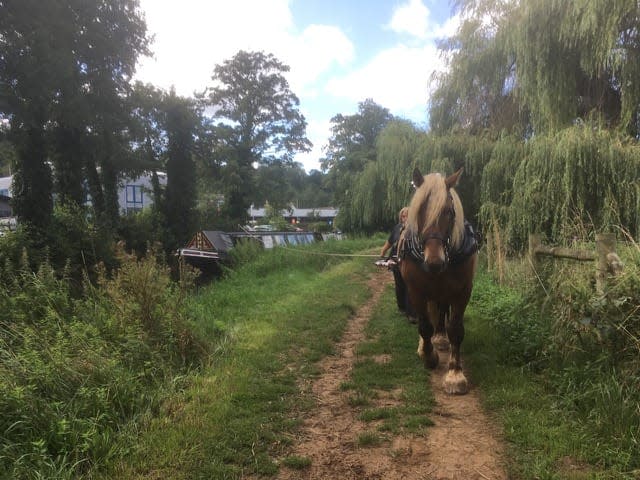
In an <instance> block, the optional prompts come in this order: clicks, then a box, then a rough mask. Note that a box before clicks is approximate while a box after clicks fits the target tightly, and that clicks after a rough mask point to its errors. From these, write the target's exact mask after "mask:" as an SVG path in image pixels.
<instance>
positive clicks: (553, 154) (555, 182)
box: [509, 125, 640, 246]
mask: <svg viewBox="0 0 640 480" xmlns="http://www.w3.org/2000/svg"><path fill="white" fill-rule="evenodd" d="M638 185H640V146H638V145H637V143H636V142H635V141H632V140H629V139H628V138H626V139H625V137H622V136H620V135H618V134H616V133H614V132H611V131H610V130H606V129H603V128H597V127H594V126H592V125H584V126H583V125H580V126H575V127H570V128H567V129H564V130H561V131H559V132H557V133H553V134H549V135H540V136H537V137H535V138H534V139H532V140H531V142H529V143H528V145H527V147H526V154H525V157H524V159H523V161H522V162H521V164H520V165H519V166H518V169H517V171H516V174H515V176H514V180H513V201H512V203H511V207H510V210H509V228H510V234H511V241H512V243H513V244H514V245H520V246H522V245H524V244H525V242H526V239H527V234H528V233H530V232H537V233H542V234H545V235H546V236H547V237H548V238H550V239H551V240H553V241H555V242H565V241H567V240H570V239H571V238H572V237H573V236H574V235H578V236H580V237H582V236H583V234H584V233H590V232H593V231H608V230H612V229H615V228H617V227H618V226H620V225H622V226H624V227H626V228H627V229H628V230H630V232H631V233H632V234H633V235H638V234H640V226H639V225H640V223H639V222H640V209H639V208H638V207H640V188H639V187H638Z"/></svg>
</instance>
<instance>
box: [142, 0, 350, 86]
mask: <svg viewBox="0 0 640 480" xmlns="http://www.w3.org/2000/svg"><path fill="white" fill-rule="evenodd" d="M141 7H142V9H143V10H144V11H145V12H146V20H147V25H148V29H149V33H151V34H155V41H154V43H153V44H152V46H151V49H152V50H153V51H154V52H155V58H147V59H142V60H141V61H140V63H139V65H138V72H137V75H136V78H137V79H140V80H142V81H148V82H151V83H154V84H155V85H157V86H160V87H162V88H165V89H168V88H169V87H170V86H172V85H174V86H175V87H176V91H177V92H178V93H179V94H181V95H185V96H188V95H192V94H193V93H194V92H195V91H198V92H200V91H202V90H204V89H205V88H206V87H207V86H209V85H211V74H212V72H213V68H214V67H215V65H217V64H220V63H222V62H223V61H224V60H227V59H229V58H231V57H232V56H233V55H235V54H236V53H237V52H238V50H241V49H244V50H251V51H264V52H267V53H272V54H274V55H275V56H276V57H277V58H278V59H279V60H280V61H282V62H283V63H285V64H286V65H289V66H290V67H291V72H290V73H289V74H288V75H287V78H288V79H289V82H290V83H291V85H292V90H293V91H294V92H295V93H297V94H299V92H301V91H303V90H307V89H308V90H309V91H311V84H312V83H313V82H314V80H316V79H317V77H318V76H319V75H321V74H322V73H323V72H325V71H326V70H327V69H329V68H331V67H332V66H333V65H334V64H337V65H345V64H346V63H348V62H349V61H351V60H352V59H353V54H354V48H353V45H352V43H351V42H350V40H349V39H348V38H347V36H346V35H344V34H343V33H342V32H341V31H340V30H339V29H338V28H336V27H332V26H325V25H311V26H308V27H307V28H306V29H305V30H304V31H303V32H301V33H300V34H298V33H297V32H296V31H295V28H294V25H293V19H292V16H291V11H290V10H289V0H270V1H269V2H265V1H263V0H235V1H234V2H226V1H225V2H223V1H221V0H214V1H211V0H182V1H180V2H176V1H174V0H141Z"/></svg>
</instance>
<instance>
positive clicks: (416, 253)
mask: <svg viewBox="0 0 640 480" xmlns="http://www.w3.org/2000/svg"><path fill="white" fill-rule="evenodd" d="M448 195H449V200H450V201H451V202H452V206H451V208H450V209H449V211H448V214H449V216H450V219H449V220H450V224H449V229H448V231H447V233H446V235H443V234H442V233H440V232H431V233H428V234H427V235H422V233H418V232H412V231H407V234H406V235H405V240H404V243H405V246H404V250H405V251H406V252H407V253H408V254H409V257H410V258H411V259H412V260H414V261H415V262H417V263H420V266H421V267H422V268H423V269H426V262H425V260H424V253H423V252H424V246H425V244H426V243H427V242H428V241H429V240H438V241H439V242H440V243H441V245H442V248H443V249H444V268H445V269H446V268H447V266H448V265H449V260H450V259H451V248H452V246H451V234H452V233H453V228H454V225H455V220H456V211H455V208H454V207H453V197H452V195H451V192H449V193H448Z"/></svg>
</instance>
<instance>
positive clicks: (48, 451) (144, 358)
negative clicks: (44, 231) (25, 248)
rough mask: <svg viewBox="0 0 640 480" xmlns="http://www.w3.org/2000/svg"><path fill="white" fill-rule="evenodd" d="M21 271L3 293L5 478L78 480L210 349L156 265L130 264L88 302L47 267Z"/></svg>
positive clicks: (90, 291) (0, 441) (0, 417)
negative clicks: (197, 335) (76, 479)
mask: <svg viewBox="0 0 640 480" xmlns="http://www.w3.org/2000/svg"><path fill="white" fill-rule="evenodd" d="M13 273H14V275H13V277H12V281H10V282H5V283H4V284H2V285H0V301H2V303H3V308H2V309H1V310H0V432H2V435H0V471H2V472H6V473H7V475H8V476H9V478H16V479H20V478H36V477H41V478H65V477H67V478H72V477H75V476H77V475H78V474H80V473H82V472H83V471H85V470H86V469H88V468H89V467H90V466H92V465H96V464H97V465H99V464H100V463H102V462H104V461H106V460H107V459H109V458H110V457H111V456H112V455H114V454H115V453H116V451H115V449H116V448H117V447H116V446H117V445H119V443H118V442H115V441H114V437H115V436H117V435H119V434H120V432H122V431H123V430H126V429H124V428H123V427H124V424H126V423H127V422H128V421H130V420H132V419H133V418H135V417H136V416H138V415H141V414H143V413H144V412H146V411H149V410H151V411H154V410H157V407H158V404H159V401H160V398H161V397H162V395H163V392H164V391H165V390H166V386H167V385H168V384H169V380H171V379H173V378H174V377H175V376H177V375H179V374H180V372H181V371H183V370H184V368H187V367H189V366H192V365H195V364H197V362H198V360H199V358H201V355H202V354H203V352H204V347H203V343H202V342H200V341H198V340H197V339H196V338H195V336H194V335H193V334H192V333H191V329H190V325H189V324H188V322H187V321H186V319H185V314H184V308H183V298H184V293H183V292H182V291H181V290H180V288H179V287H178V286H177V285H175V284H172V283H171V282H170V281H169V279H168V270H167V268H166V266H164V265H163V264H162V263H161V262H160V261H159V260H157V259H156V257H153V256H148V257H147V258H145V259H143V260H141V261H137V260H136V259H135V258H134V257H130V258H128V259H124V258H123V266H122V268H121V269H120V270H119V271H117V272H115V273H114V275H113V277H112V278H107V277H106V275H105V274H104V271H102V272H101V276H100V285H101V288H100V289H97V288H94V287H91V286H87V288H86V295H85V296H84V297H83V298H80V299H74V298H73V297H72V295H71V283H70V281H69V278H68V276H65V275H61V276H59V275H56V274H55V272H54V270H53V269H52V268H51V267H50V266H49V264H47V263H43V264H42V266H41V267H40V269H39V270H38V271H37V272H36V273H32V272H31V270H30V269H29V267H28V262H27V261H26V259H25V260H23V262H22V266H20V267H18V268H16V269H15V271H14V272H13ZM161 386H162V387H163V388H160V387H161Z"/></svg>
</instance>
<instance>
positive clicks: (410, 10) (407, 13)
mask: <svg viewBox="0 0 640 480" xmlns="http://www.w3.org/2000/svg"><path fill="white" fill-rule="evenodd" d="M430 14H431V12H429V9H428V8H427V7H425V5H424V4H423V3H422V0H409V3H407V4H404V5H401V6H399V7H396V8H395V10H394V12H393V17H392V18H391V22H390V23H389V28H391V30H393V31H394V32H397V33H408V34H410V35H413V36H414V37H418V38H425V37H426V36H427V34H428V32H429V16H430Z"/></svg>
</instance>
